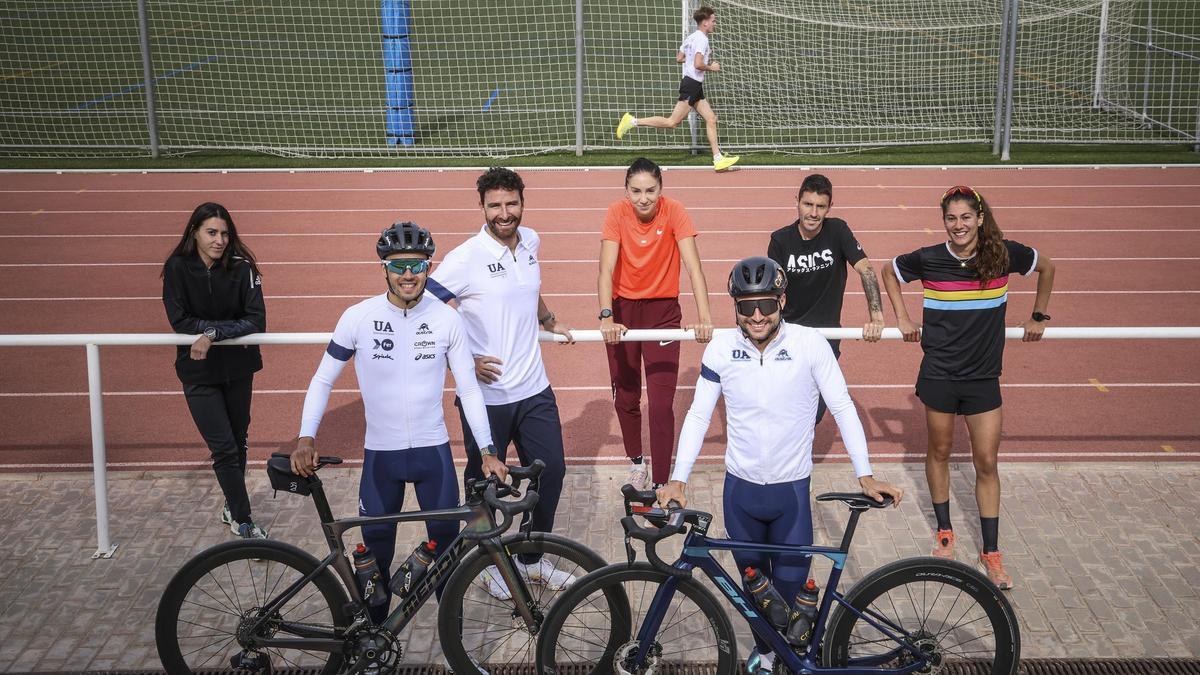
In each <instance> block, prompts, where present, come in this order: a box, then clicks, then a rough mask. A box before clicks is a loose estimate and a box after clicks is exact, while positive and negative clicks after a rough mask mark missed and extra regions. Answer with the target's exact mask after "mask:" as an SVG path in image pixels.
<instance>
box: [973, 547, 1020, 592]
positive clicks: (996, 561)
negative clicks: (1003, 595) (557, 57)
mask: <svg viewBox="0 0 1200 675" xmlns="http://www.w3.org/2000/svg"><path fill="white" fill-rule="evenodd" d="M979 562H981V563H983V565H984V567H986V568H987V575H988V579H991V580H992V583H993V584H996V588H999V589H1000V590H1002V591H1007V590H1010V589H1011V588H1012V587H1013V580H1012V577H1011V576H1009V574H1008V572H1005V571H1004V563H1003V562H1001V560H1000V552H999V551H993V552H992V553H980V554H979Z"/></svg>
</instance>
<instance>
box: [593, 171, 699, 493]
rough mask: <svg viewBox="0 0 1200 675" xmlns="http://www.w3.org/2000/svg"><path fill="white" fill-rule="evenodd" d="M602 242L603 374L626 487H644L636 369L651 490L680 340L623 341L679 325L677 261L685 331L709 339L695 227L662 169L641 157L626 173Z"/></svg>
mask: <svg viewBox="0 0 1200 675" xmlns="http://www.w3.org/2000/svg"><path fill="white" fill-rule="evenodd" d="M601 239H602V240H601V242H600V277H599V280H598V283H597V286H598V287H599V288H598V293H597V295H598V296H599V300H600V332H601V333H602V334H603V336H604V341H605V342H606V343H607V349H608V373H609V376H610V377H611V378H612V387H613V403H614V407H615V408H616V411H617V421H618V423H619V424H620V425H621V438H622V440H623V441H624V443H625V455H626V456H627V457H629V461H630V462H631V463H632V466H631V467H630V472H629V482H630V483H632V484H633V486H634V487H636V488H637V489H639V490H641V489H645V487H646V477H647V476H646V464H645V462H644V461H643V459H642V408H641V403H642V368H643V366H644V367H645V371H646V396H647V398H648V399H649V402H648V407H649V410H648V412H649V416H650V457H651V466H652V467H653V483H654V487H656V488H657V487H658V486H661V485H664V484H665V483H666V482H667V479H668V478H669V477H670V475H671V454H672V450H673V449H674V444H675V410H674V403H675V386H676V384H677V382H678V380H679V342H677V341H668V342H658V341H651V342H621V335H623V334H624V333H625V331H626V330H628V329H630V328H676V329H677V328H679V325H680V323H681V322H682V320H683V315H682V312H681V311H680V309H679V261H680V259H682V260H683V264H684V266H685V267H687V271H688V277H689V278H690V279H691V282H692V293H693V294H694V295H695V297H696V314H697V316H698V319H699V321H698V322H697V323H695V324H690V325H688V326H687V328H688V329H689V330H693V331H695V333H696V342H699V343H702V344H703V343H705V342H708V341H709V340H711V339H712V315H711V314H710V313H709V311H708V287H707V285H706V284H705V283H704V271H703V270H702V269H701V268H700V252H699V251H698V250H697V248H696V229H695V227H694V226H693V225H692V219H691V217H689V216H688V214H687V211H686V210H685V209H684V208H683V204H681V203H679V202H678V201H675V200H674V199H671V198H670V197H664V196H663V195H662V169H660V168H659V167H658V165H657V164H655V163H654V162H652V161H650V160H648V159H646V158H644V157H642V158H638V159H636V160H634V162H633V164H631V165H630V166H629V170H628V171H626V172H625V199H622V200H620V201H617V202H614V203H613V204H612V205H611V206H609V207H608V214H607V215H606V216H605V218H604V231H603V233H602V235H601Z"/></svg>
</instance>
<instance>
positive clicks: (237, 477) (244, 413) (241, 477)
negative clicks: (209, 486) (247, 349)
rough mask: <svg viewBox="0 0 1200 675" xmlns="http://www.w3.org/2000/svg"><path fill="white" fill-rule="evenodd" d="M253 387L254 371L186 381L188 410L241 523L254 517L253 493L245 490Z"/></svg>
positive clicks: (231, 506) (184, 389)
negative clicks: (227, 378)
mask: <svg viewBox="0 0 1200 675" xmlns="http://www.w3.org/2000/svg"><path fill="white" fill-rule="evenodd" d="M253 390H254V376H253V375H250V376H248V377H245V378H242V379H240V380H234V381H233V382H227V383H224V384H185V385H183V395H184V397H185V398H187V404H188V410H190V411H191V412H192V419H193V420H195V422H196V428H197V429H199V430H200V435H201V436H203V437H204V442H205V443H207V444H208V451H209V452H210V453H211V454H212V467H213V473H215V474H217V483H219V484H220V485H221V492H224V493H225V501H226V502H228V503H229V512H230V514H231V515H233V519H234V521H236V522H238V523H248V522H250V520H251V519H250V496H249V495H248V494H246V432H247V430H249V428H250V395H251V393H252V392H253Z"/></svg>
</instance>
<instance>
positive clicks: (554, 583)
mask: <svg viewBox="0 0 1200 675" xmlns="http://www.w3.org/2000/svg"><path fill="white" fill-rule="evenodd" d="M517 571H518V572H520V573H521V575H522V576H524V577H525V578H526V579H527V580H528V581H529V582H530V583H533V584H539V585H542V586H545V587H546V588H548V589H550V590H552V591H561V590H563V589H564V588H567V587H569V586H570V585H571V584H573V583H575V575H573V574H571V573H569V572H567V571H566V570H560V569H558V568H556V567H555V566H554V563H552V562H550V561H549V560H546V559H545V558H542V559H541V560H539V561H537V562H535V563H530V564H528V565H526V564H524V563H521V562H518V563H517Z"/></svg>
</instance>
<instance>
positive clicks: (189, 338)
mask: <svg viewBox="0 0 1200 675" xmlns="http://www.w3.org/2000/svg"><path fill="white" fill-rule="evenodd" d="M730 330H736V329H734V328H718V329H717V330H716V331H715V332H716V333H721V332H725V331H730ZM818 330H820V332H821V333H822V334H823V335H824V336H825V337H827V338H830V339H840V340H857V339H862V329H861V328H821V329H818ZM571 333H572V336H573V337H574V338H575V340H576V341H577V342H601V341H602V340H603V338H602V337H601V336H600V331H598V330H575V331H572V332H571ZM332 335H333V334H332V333H256V334H254V335H247V336H245V337H240V338H236V339H233V340H223V341H221V342H218V343H216V346H221V345H323V344H326V343H327V342H329V340H330V338H331V337H332ZM1023 335H1024V329H1022V328H1007V329H1005V331H1004V337H1005V338H1008V339H1010V340H1011V339H1020V338H1021V337H1022V336H1023ZM197 337H198V336H195V335H178V334H173V333H168V334H158V333H101V334H94V335H86V334H77V335H76V334H52V335H0V347H84V348H86V349H87V369H88V408H89V414H90V416H91V431H92V474H93V478H94V482H95V486H96V541H97V548H96V552H95V553H93V554H92V558H110V557H112V555H113V553H115V552H116V550H117V545H116V544H114V543H112V540H111V539H110V538H109V531H108V469H107V455H108V452H107V449H106V446H105V440H104V403H103V391H102V390H101V378H100V373H101V368H100V347H102V346H114V345H122V346H154V345H190V344H191V343H193V342H195V341H196V338H197ZM901 338H902V336H901V334H900V330H899V329H898V328H884V329H883V339H885V340H899V339H901ZM1043 338H1044V339H1047V340H1056V339H1066V340H1104V339H1118V340H1131V339H1132V340H1143V339H1196V338H1200V326H1183V327H1177V326H1171V327H1135V326H1128V327H1127V326H1120V327H1050V328H1047V329H1046V332H1045V334H1044V335H1043ZM541 339H542V341H543V342H565V341H566V338H564V337H563V336H561V335H553V334H551V333H546V332H544V331H543V332H542V334H541ZM694 339H695V336H694V335H693V333H692V332H691V331H688V330H678V329H674V330H631V331H629V332H627V333H626V334H625V335H624V337H623V338H622V341H624V342H635V341H641V342H646V341H650V340H658V341H668V340H680V341H683V340H688V341H690V340H694Z"/></svg>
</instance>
